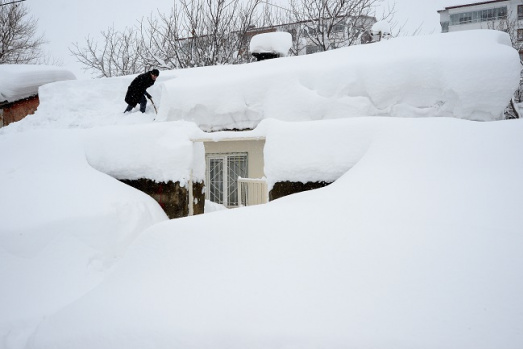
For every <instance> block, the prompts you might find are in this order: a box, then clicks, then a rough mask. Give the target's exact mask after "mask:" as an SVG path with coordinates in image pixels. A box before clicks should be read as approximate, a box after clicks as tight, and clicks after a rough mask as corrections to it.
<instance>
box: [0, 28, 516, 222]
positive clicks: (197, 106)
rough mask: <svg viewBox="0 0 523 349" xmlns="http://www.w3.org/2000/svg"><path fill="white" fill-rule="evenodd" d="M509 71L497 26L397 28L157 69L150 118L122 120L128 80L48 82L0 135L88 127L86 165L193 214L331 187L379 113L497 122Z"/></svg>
mask: <svg viewBox="0 0 523 349" xmlns="http://www.w3.org/2000/svg"><path fill="white" fill-rule="evenodd" d="M449 52H452V53H453V54H452V55H450V54H448V53H449ZM493 62H495V64H496V66H497V67H498V69H496V70H492V69H491V67H492V65H493ZM519 69H520V67H519V57H518V54H517V52H516V50H514V49H513V48H512V47H511V45H510V40H509V37H508V34H506V33H503V32H499V31H489V30H478V31H466V32H457V33H446V34H436V35H429V36H417V37H405V38H394V39H391V40H385V41H380V42H377V43H372V44H368V45H359V46H352V47H347V48H341V49H337V50H332V51H327V52H322V53H316V54H313V55H306V56H298V57H282V58H278V59H271V60H264V61H260V62H253V63H250V64H243V65H229V66H210V67H199V68H191V69H180V70H171V71H163V72H162V74H161V75H160V77H159V79H158V81H157V83H156V84H155V85H154V86H153V87H152V88H151V89H150V90H149V92H150V93H151V94H152V95H153V96H154V98H155V103H156V105H157V107H158V114H155V113H154V111H153V110H151V109H149V110H148V111H147V112H146V113H145V114H142V113H131V114H129V115H128V114H126V115H125V117H124V116H123V114H122V112H123V108H124V105H123V97H124V94H125V90H126V88H127V86H128V85H129V83H130V82H131V81H132V79H133V76H125V77H118V78H108V79H97V80H90V81H71V82H60V83H56V84H48V85H46V86H44V88H42V91H41V92H42V105H41V107H40V108H39V110H38V111H37V113H36V114H35V116H34V117H29V118H26V119H24V120H23V121H22V122H20V123H14V124H11V125H10V126H9V127H6V128H4V130H3V132H6V133H7V132H10V131H11V130H12V131H17V130H18V129H20V130H25V129H38V128H41V127H47V128H49V127H57V128H85V129H93V130H92V131H91V130H86V132H85V139H84V142H85V148H86V149H85V154H86V157H87V160H88V162H89V164H90V165H91V166H92V167H94V168H95V169H97V170H99V171H101V172H103V173H106V174H108V175H110V176H112V177H114V178H116V179H118V180H120V181H121V182H123V183H126V184H127V185H130V186H133V187H135V188H137V189H140V190H142V191H144V192H146V193H148V194H149V195H150V196H152V197H153V198H155V200H156V201H157V202H158V203H159V204H160V205H161V206H162V207H163V208H164V210H165V212H166V213H167V215H168V216H169V217H170V218H178V217H185V216H189V215H193V214H199V213H203V212H204V209H205V201H214V202H216V203H219V204H222V205H224V206H227V207H238V206H243V205H250V204H257V203H263V202H266V201H267V200H274V199H277V198H279V197H282V196H285V195H288V194H292V193H296V192H299V191H303V190H307V189H313V188H318V187H322V186H325V185H327V184H329V183H332V182H334V181H336V180H337V179H338V178H339V177H341V176H342V175H343V174H344V173H346V172H347V171H349V170H350V169H351V168H352V167H353V166H354V165H355V164H356V163H357V162H358V161H359V160H360V159H362V158H363V157H364V154H365V153H366V152H367V151H368V150H369V149H372V146H373V141H372V140H373V135H374V134H376V132H383V131H384V127H387V125H389V124H390V123H389V122H380V123H376V122H375V121H374V120H377V119H380V120H381V121H383V120H382V118H383V117H386V118H391V119H392V118H420V117H423V118H426V117H433V118H459V119H467V120H476V121H492V120H501V119H503V110H504V108H505V106H506V105H507V103H508V102H509V101H510V99H511V97H512V94H513V92H514V91H515V90H516V88H517V87H518V83H519ZM57 96H60V98H58V97H57ZM62 99H65V100H67V101H68V103H67V104H63V103H61V102H60V101H61V100H62ZM92 100H97V103H96V104H94V103H91V101H92ZM57 110H60V115H59V117H57V115H56V111H57ZM349 119H350V120H349ZM17 124H18V125H17ZM378 125H379V126H378ZM100 126H104V127H100ZM0 133H2V131H0Z"/></svg>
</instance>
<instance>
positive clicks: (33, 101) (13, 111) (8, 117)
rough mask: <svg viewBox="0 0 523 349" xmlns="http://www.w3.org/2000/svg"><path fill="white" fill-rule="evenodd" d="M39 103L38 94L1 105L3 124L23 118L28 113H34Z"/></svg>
mask: <svg viewBox="0 0 523 349" xmlns="http://www.w3.org/2000/svg"><path fill="white" fill-rule="evenodd" d="M39 104H40V100H39V99H38V96H33V97H29V98H26V99H23V100H20V101H16V102H12V103H9V104H5V105H3V106H1V107H0V108H1V109H2V111H1V118H0V119H1V120H2V124H1V126H7V125H9V124H10V123H12V122H16V121H20V120H22V119H23V118H25V117H26V116H27V115H30V114H34V112H35V111H36V109H37V108H38V105H39Z"/></svg>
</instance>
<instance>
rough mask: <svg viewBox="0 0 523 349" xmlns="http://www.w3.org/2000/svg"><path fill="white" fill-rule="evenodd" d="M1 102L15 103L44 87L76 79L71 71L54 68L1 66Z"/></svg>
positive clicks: (18, 65) (20, 65)
mask: <svg viewBox="0 0 523 349" xmlns="http://www.w3.org/2000/svg"><path fill="white" fill-rule="evenodd" d="M0 76H1V77H2V78H1V79H0V102H14V101H18V100H20V99H24V98H27V97H30V96H34V95H36V94H37V93H38V88H39V87H40V86H42V85H45V84H48V83H51V82H55V81H61V80H73V79H76V77H75V76H74V74H73V73H71V72H70V71H68V70H66V69H63V68H60V67H54V66H46V65H30V64H27V65H23V64H0Z"/></svg>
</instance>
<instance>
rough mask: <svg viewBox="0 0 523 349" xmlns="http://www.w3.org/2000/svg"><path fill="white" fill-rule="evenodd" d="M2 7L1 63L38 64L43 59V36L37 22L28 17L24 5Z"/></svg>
mask: <svg viewBox="0 0 523 349" xmlns="http://www.w3.org/2000/svg"><path fill="white" fill-rule="evenodd" d="M4 5H6V6H0V63H11V64H28V63H36V62H37V61H38V60H39V59H40V58H41V57H42V51H41V47H42V45H43V44H45V41H44V38H43V36H38V35H37V23H38V22H37V20H35V19H34V18H32V17H28V11H27V9H26V7H25V6H24V5H23V4H16V5H13V4H9V5H7V4H4Z"/></svg>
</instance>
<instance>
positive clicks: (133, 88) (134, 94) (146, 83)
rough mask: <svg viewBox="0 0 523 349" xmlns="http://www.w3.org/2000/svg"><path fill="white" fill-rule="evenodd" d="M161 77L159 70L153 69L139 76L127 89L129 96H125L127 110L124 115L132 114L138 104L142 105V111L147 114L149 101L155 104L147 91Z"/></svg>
mask: <svg viewBox="0 0 523 349" xmlns="http://www.w3.org/2000/svg"><path fill="white" fill-rule="evenodd" d="M158 75H160V72H159V71H158V69H153V70H151V71H149V72H147V73H143V74H140V75H138V76H137V77H136V78H135V79H134V80H133V81H132V82H131V84H130V85H129V87H128V88H127V94H126V95H125V102H126V103H127V108H126V109H125V111H124V113H126V112H130V111H131V110H132V109H133V108H134V107H136V105H137V104H138V103H140V111H141V112H142V113H145V107H146V106H147V99H146V98H145V97H146V96H147V98H149V99H150V100H151V103H153V100H152V97H151V95H150V94H149V93H147V91H146V90H147V89H148V88H149V87H151V86H152V85H154V82H155V81H156V78H157V77H158ZM153 105H154V103H153Z"/></svg>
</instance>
